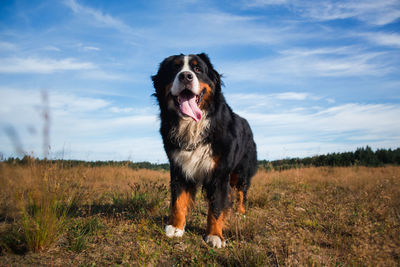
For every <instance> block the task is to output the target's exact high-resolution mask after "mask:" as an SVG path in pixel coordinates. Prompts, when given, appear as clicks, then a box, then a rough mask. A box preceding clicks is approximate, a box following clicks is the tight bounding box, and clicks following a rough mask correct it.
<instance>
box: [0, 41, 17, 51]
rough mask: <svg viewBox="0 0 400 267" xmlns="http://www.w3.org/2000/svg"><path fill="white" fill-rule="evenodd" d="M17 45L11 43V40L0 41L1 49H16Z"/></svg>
mask: <svg viewBox="0 0 400 267" xmlns="http://www.w3.org/2000/svg"><path fill="white" fill-rule="evenodd" d="M16 49H17V46H16V45H15V44H13V43H9V42H2V41H0V50H10V51H13V50H16Z"/></svg>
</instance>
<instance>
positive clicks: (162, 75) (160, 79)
mask: <svg viewBox="0 0 400 267" xmlns="http://www.w3.org/2000/svg"><path fill="white" fill-rule="evenodd" d="M176 57H178V55H175V56H170V57H167V58H166V59H164V60H163V61H162V62H161V63H160V66H159V68H158V71H157V74H156V75H153V76H151V80H152V81H153V86H154V88H155V89H156V93H155V94H154V95H155V96H157V94H159V93H160V92H161V91H162V90H164V89H165V88H163V86H165V85H166V84H167V83H168V81H167V78H168V73H167V72H168V65H169V63H170V62H171V61H173V60H174V59H175V58H176Z"/></svg>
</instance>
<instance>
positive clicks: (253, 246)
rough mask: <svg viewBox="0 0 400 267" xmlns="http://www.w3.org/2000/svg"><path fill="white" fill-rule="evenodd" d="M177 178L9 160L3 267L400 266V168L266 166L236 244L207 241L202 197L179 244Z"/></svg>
mask: <svg viewBox="0 0 400 267" xmlns="http://www.w3.org/2000/svg"><path fill="white" fill-rule="evenodd" d="M168 181H169V173H168V172H165V171H150V170H144V169H142V170H133V169H131V168H129V167H93V168H89V167H72V168H70V167H64V166H62V164H59V163H58V164H50V163H47V164H46V163H37V162H35V161H32V162H30V163H28V164H27V165H25V166H19V165H11V164H6V163H0V266H21V265H48V266H110V265H112V266H119V265H122V266H130V265H166V266H172V265H175V266H178V265H200V266H203V265H229V266H234V265H246V266H304V265H306V266H321V265H323V266H348V265H351V266H375V265H379V266H398V265H399V264H400V167H392V166H387V167H379V168H367V167H347V168H341V167H335V168H333V167H319V168H303V169H292V170H286V171H281V172H278V171H270V172H265V171H259V172H258V173H257V174H256V176H255V177H254V179H253V184H252V187H251V189H250V191H249V198H248V203H247V214H246V215H245V216H243V215H239V214H236V213H235V212H234V209H233V211H232V212H231V213H230V216H229V220H228V224H227V226H226V229H225V237H226V239H227V247H226V248H223V249H212V248H210V247H209V246H207V245H206V243H205V242H204V241H203V239H202V237H203V235H204V234H205V226H206V214H207V203H206V202H205V201H204V197H203V193H202V192H201V190H200V191H199V192H198V195H197V199H196V204H195V205H194V207H193V209H192V211H191V213H190V216H189V219H188V223H187V227H186V233H185V235H184V236H183V237H182V238H173V239H169V238H167V237H166V236H165V235H164V233H163V228H164V226H165V225H166V222H167V220H168V213H169V188H168Z"/></svg>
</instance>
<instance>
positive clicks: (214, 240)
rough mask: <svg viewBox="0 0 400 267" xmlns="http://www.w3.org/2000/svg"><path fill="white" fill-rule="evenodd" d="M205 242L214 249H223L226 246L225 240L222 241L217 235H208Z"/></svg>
mask: <svg viewBox="0 0 400 267" xmlns="http://www.w3.org/2000/svg"><path fill="white" fill-rule="evenodd" d="M205 241H206V243H208V244H210V245H211V246H212V247H214V248H224V247H225V245H226V243H225V240H224V241H222V240H221V238H219V236H217V235H208V236H206V240H205Z"/></svg>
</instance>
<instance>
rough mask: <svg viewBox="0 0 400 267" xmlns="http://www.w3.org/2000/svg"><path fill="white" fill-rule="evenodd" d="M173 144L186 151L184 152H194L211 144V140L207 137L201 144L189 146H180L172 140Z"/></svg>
mask: <svg viewBox="0 0 400 267" xmlns="http://www.w3.org/2000/svg"><path fill="white" fill-rule="evenodd" d="M171 142H172V143H173V144H174V145H175V146H177V147H178V148H179V149H180V150H184V151H194V150H196V149H197V148H198V147H199V146H201V145H205V144H207V143H209V142H210V139H209V137H205V138H203V139H201V140H200V141H199V142H196V143H191V144H187V145H182V144H179V143H178V142H176V141H173V140H171Z"/></svg>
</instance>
